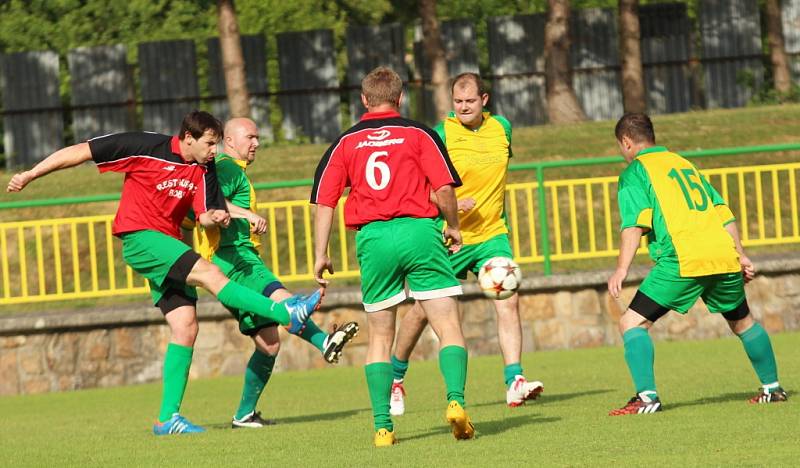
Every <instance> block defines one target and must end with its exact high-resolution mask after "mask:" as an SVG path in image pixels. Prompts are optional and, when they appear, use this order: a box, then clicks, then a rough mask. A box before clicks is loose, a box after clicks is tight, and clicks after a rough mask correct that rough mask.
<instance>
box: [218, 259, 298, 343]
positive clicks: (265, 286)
mask: <svg viewBox="0 0 800 468" xmlns="http://www.w3.org/2000/svg"><path fill="white" fill-rule="evenodd" d="M211 261H212V262H213V263H214V264H215V265H217V266H218V267H219V268H220V270H222V273H224V274H225V276H227V277H228V279H230V280H231V281H234V282H236V283H239V284H240V285H242V286H244V287H246V288H248V289H252V290H253V291H256V292H258V293H261V294H263V295H264V296H265V297H269V296H271V295H272V293H273V292H275V291H276V290H278V289H284V286H283V284H281V282H280V280H278V277H277V276H275V274H274V273H272V272H271V271H270V270H269V268H267V266H266V265H264V260H262V259H261V256H260V255H259V254H258V252H257V251H256V250H255V249H252V248H249V247H238V248H237V247H224V248H221V249H219V250H217V251H216V252H215V253H214V257H212V259H211ZM228 310H229V311H230V313H231V315H233V317H234V318H235V319H236V321H237V322H239V331H240V332H241V333H242V334H244V335H248V336H253V335H255V334H256V333H257V332H258V331H259V330H261V329H262V328H266V327H272V326H276V325H278V323H277V322H274V321H271V320H267V319H265V318H264V317H261V316H259V315H255V314H252V313H250V312H245V311H239V310H237V309H228Z"/></svg>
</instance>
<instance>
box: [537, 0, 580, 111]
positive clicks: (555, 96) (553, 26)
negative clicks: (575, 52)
mask: <svg viewBox="0 0 800 468" xmlns="http://www.w3.org/2000/svg"><path fill="white" fill-rule="evenodd" d="M548 4H549V6H550V8H549V11H548V16H547V25H546V26H545V28H544V72H545V80H546V89H547V114H548V116H549V118H550V122H552V123H555V124H559V123H570V122H581V121H583V120H586V114H584V112H583V109H581V105H580V103H579V102H578V98H577V97H576V96H575V91H574V90H573V89H572V70H571V69H570V65H569V13H570V12H569V0H548Z"/></svg>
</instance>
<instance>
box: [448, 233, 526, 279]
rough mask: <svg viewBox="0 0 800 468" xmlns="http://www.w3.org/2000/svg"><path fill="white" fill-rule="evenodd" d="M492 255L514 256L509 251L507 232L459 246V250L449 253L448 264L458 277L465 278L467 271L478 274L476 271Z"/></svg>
mask: <svg viewBox="0 0 800 468" xmlns="http://www.w3.org/2000/svg"><path fill="white" fill-rule="evenodd" d="M494 257H505V258H511V259H513V258H514V254H512V253H511V243H510V242H509V241H508V234H498V235H496V236H494V237H492V238H491V239H488V240H485V241H483V242H481V243H479V244H470V245H465V246H463V247H461V250H459V251H458V252H456V253H454V254H450V264H451V265H452V267H453V273H454V274H455V275H456V278H458V279H462V280H463V279H467V272H468V271H471V272H472V273H474V274H475V276H478V272H479V271H480V269H481V266H483V264H484V263H486V260H489V259H490V258H494Z"/></svg>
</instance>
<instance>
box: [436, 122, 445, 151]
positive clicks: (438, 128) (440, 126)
mask: <svg viewBox="0 0 800 468" xmlns="http://www.w3.org/2000/svg"><path fill="white" fill-rule="evenodd" d="M433 131H434V132H436V134H437V135H439V138H441V139H442V143H444V145H445V146H447V140H445V132H444V121H441V122H439V123H438V124H436V126H435V127H433Z"/></svg>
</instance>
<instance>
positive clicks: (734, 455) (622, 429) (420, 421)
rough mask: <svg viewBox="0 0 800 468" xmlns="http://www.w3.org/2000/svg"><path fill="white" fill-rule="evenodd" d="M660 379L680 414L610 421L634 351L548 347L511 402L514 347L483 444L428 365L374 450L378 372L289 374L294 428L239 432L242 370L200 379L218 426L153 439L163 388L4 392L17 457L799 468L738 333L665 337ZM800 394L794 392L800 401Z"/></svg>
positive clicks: (276, 401)
mask: <svg viewBox="0 0 800 468" xmlns="http://www.w3.org/2000/svg"><path fill="white" fill-rule="evenodd" d="M773 343H774V347H775V350H776V354H777V356H778V361H779V366H780V371H781V376H782V379H783V380H782V382H783V384H784V387H785V388H786V389H787V390H788V391H789V393H790V398H792V397H793V396H794V395H795V394H796V393H795V392H796V391H797V390H798V384H797V376H798V375H800V359H798V354H797V352H796V350H797V348H798V346H800V334H798V333H785V334H778V335H775V336H774V337H773ZM656 348H657V351H656V355H657V362H656V372H657V377H658V384H659V389H660V392H661V397H662V400H663V401H664V402H665V405H666V411H664V412H663V413H660V414H656V415H653V416H627V417H619V418H610V417H608V416H606V413H607V411H608V410H609V409H611V408H613V407H617V406H621V405H622V404H623V403H624V402H625V401H627V399H628V397H630V395H631V393H632V390H631V384H630V383H629V377H628V373H627V368H626V367H625V363H624V360H623V353H622V349H621V348H599V349H583V350H574V351H555V352H537V353H534V354H529V355H526V356H525V358H524V360H523V363H524V364H525V367H526V369H527V373H528V375H529V376H531V377H536V378H538V379H541V380H542V381H544V382H545V393H544V395H543V397H542V399H541V400H539V401H537V402H535V403H534V404H530V405H528V406H525V407H521V408H516V409H511V408H507V407H506V406H505V404H504V401H505V400H504V396H505V395H504V388H503V385H502V382H501V378H500V377H501V375H502V372H501V367H502V364H501V359H500V357H499V356H490V357H480V358H475V359H472V360H471V361H470V369H469V381H468V385H467V399H468V409H469V411H470V415H471V416H472V418H473V420H474V422H475V425H476V427H477V430H478V438H477V439H476V440H474V441H467V442H456V441H454V440H453V439H452V437H451V436H450V434H449V433H448V428H447V427H446V426H445V425H444V424H443V419H444V409H445V401H444V399H443V396H442V393H443V386H442V383H441V379H440V377H439V374H438V370H437V364H436V362H422V363H420V362H415V363H413V364H412V366H411V370H410V371H409V374H408V379H407V386H406V388H407V390H408V407H407V408H408V412H407V414H406V415H405V416H402V417H399V418H396V419H395V424H396V426H395V427H396V433H397V434H398V437H399V439H400V445H398V446H396V447H393V448H389V449H381V450H377V449H374V448H372V447H371V441H372V425H371V413H370V410H369V400H368V398H367V390H366V385H365V383H364V374H363V370H362V368H360V367H355V368H328V369H323V370H317V371H308V372H286V373H279V374H276V375H275V376H273V378H272V381H271V382H270V384H269V386H268V387H267V390H266V392H265V395H264V397H263V401H262V403H261V405H260V407H261V409H262V410H264V413H265V415H266V416H268V417H271V418H276V419H277V420H278V422H279V425H277V426H273V427H268V428H265V429H261V430H240V431H233V430H231V429H229V426H228V423H229V418H230V415H231V414H232V413H233V411H234V409H235V408H234V407H235V405H236V403H237V401H238V397H239V386H240V378H238V377H231V378H219V379H213V380H199V381H193V382H191V383H190V385H189V388H188V391H187V394H186V399H185V401H186V404H185V405H184V408H183V410H184V413H185V414H186V415H188V416H190V417H191V418H192V419H193V420H194V421H195V422H198V423H201V424H204V425H206V426H207V427H209V429H210V430H209V432H208V433H206V434H202V435H193V436H173V437H165V438H156V437H154V436H153V435H151V434H150V433H149V428H150V425H151V424H152V420H153V418H154V415H155V412H156V408H157V403H158V399H159V386H158V385H155V384H150V385H140V386H131V387H123V388H114V389H98V390H85V391H76V392H69V393H59V394H50V395H34V396H19V397H5V398H0V414H1V415H2V421H3V424H2V425H0V441H2V443H0V460H2V461H3V463H2V464H3V465H4V466H16V465H38V466H47V465H50V466H53V465H58V466H62V465H69V466H74V465H81V466H109V465H125V466H156V465H165V464H169V465H172V466H174V465H178V464H180V465H186V466H223V465H234V464H235V465H241V466H248V465H258V466H264V465H267V464H269V465H272V466H285V465H289V466H300V465H302V466H455V465H467V466H492V465H496V466H552V465H558V466H576V465H604V466H607V465H625V466H629V465H633V466H642V465H657V466H665V465H671V466H687V465H688V466H696V465H736V466H743V465H752V466H755V465H758V466H789V465H793V464H794V463H796V459H797V455H798V449H797V421H798V418H800V406H798V403H797V402H796V401H790V402H789V403H787V404H780V405H778V404H776V405H749V404H747V403H746V402H745V400H746V399H747V398H749V397H750V396H752V395H753V394H754V393H755V389H756V387H757V381H756V378H755V375H754V373H753V371H752V369H751V368H750V364H749V363H748V362H747V358H746V357H745V354H744V352H743V350H742V349H741V345H740V344H739V341H738V340H737V339H735V338H726V339H720V340H712V341H704V342H659V343H657V344H656ZM793 399H794V398H793Z"/></svg>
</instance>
